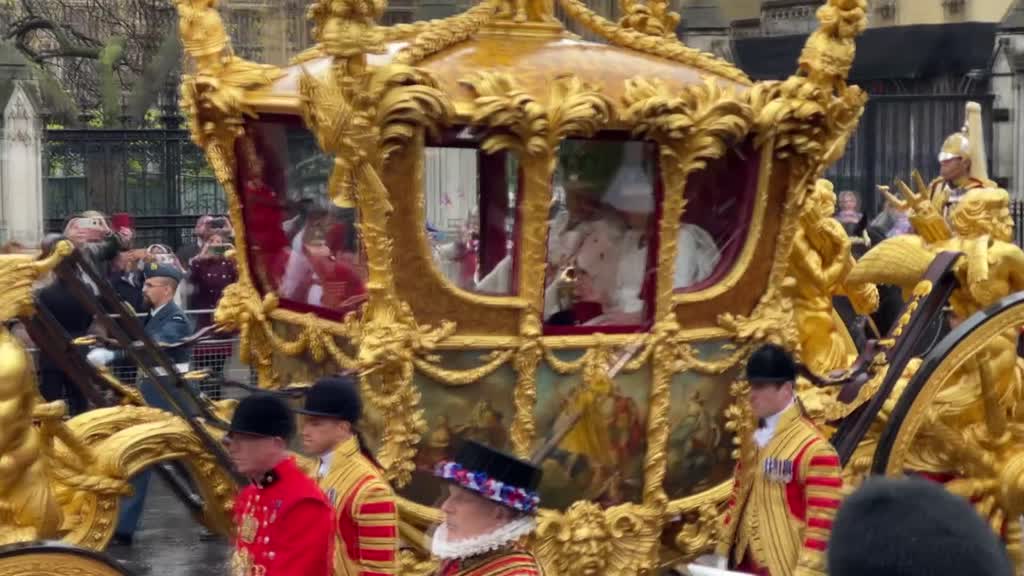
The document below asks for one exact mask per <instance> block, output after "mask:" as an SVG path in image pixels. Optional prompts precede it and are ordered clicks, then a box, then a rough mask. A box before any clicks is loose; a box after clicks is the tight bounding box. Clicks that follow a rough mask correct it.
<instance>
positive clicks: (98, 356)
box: [85, 348, 114, 368]
mask: <svg viewBox="0 0 1024 576" xmlns="http://www.w3.org/2000/svg"><path fill="white" fill-rule="evenodd" d="M85 358H86V359H87V360H88V361H89V363H90V364H92V365H93V366H95V367H97V368H102V367H104V366H106V365H107V364H110V363H111V362H112V361H113V360H114V353H113V352H111V351H110V350H107V349H106V348H93V349H92V350H89V353H88V354H87V355H86V356H85Z"/></svg>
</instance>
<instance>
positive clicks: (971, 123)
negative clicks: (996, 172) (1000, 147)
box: [939, 102, 988, 182]
mask: <svg viewBox="0 0 1024 576" xmlns="http://www.w3.org/2000/svg"><path fill="white" fill-rule="evenodd" d="M965 112H966V114H965V116H966V119H965V121H964V127H963V128H962V129H961V130H960V131H959V132H956V133H953V134H950V135H949V136H948V137H947V138H946V140H945V142H943V143H942V150H941V151H940V152H939V162H945V161H946V160H952V159H954V158H965V159H967V160H970V161H971V169H970V172H969V175H970V176H971V177H972V178H976V179H978V180H981V181H983V182H986V181H988V159H987V158H986V156H985V132H984V127H983V126H982V122H981V105H980V104H978V103H977V102H968V103H967V106H966V107H965Z"/></svg>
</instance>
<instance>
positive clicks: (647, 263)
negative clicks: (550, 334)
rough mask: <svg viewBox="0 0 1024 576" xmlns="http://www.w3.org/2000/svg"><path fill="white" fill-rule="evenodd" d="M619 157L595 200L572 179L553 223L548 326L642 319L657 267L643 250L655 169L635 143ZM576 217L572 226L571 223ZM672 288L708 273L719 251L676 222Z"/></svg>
mask: <svg viewBox="0 0 1024 576" xmlns="http://www.w3.org/2000/svg"><path fill="white" fill-rule="evenodd" d="M622 149H623V155H622V161H621V163H620V164H619V168H618V170H617V171H616V172H615V174H614V176H613V177H612V179H611V184H610V185H609V186H608V187H607V188H606V189H605V192H604V194H603V195H602V196H601V197H597V196H596V194H595V191H596V190H597V189H598V186H596V185H593V184H592V183H589V182H581V181H580V180H579V178H578V177H577V178H572V177H570V180H569V182H568V183H567V185H566V187H565V190H566V199H567V203H566V204H567V208H568V209H567V210H566V211H563V212H561V213H559V214H558V215H556V216H555V218H554V219H553V220H552V224H551V229H550V230H551V231H550V235H549V240H548V246H549V250H548V274H549V276H548V283H547V288H546V290H545V299H544V312H545V318H547V319H548V320H547V321H548V323H549V324H556V325H557V324H573V325H584V326H608V325H618V326H623V325H635V324H641V323H643V321H644V314H645V307H646V304H647V302H646V291H647V290H650V289H651V288H652V287H653V281H654V272H655V270H656V268H655V266H654V265H653V262H652V261H651V260H652V258H651V256H653V255H649V254H648V248H649V247H650V246H652V243H651V240H652V239H653V236H654V224H655V219H654V212H655V199H656V195H655V187H654V179H653V177H652V174H653V173H655V170H654V169H653V166H651V164H652V162H650V155H645V152H646V150H645V146H644V144H642V143H639V142H628V143H626V144H624V145H622ZM574 222H575V224H574ZM677 234H678V236H677V242H678V252H677V255H676V260H675V270H674V272H673V287H674V288H676V289H681V288H686V287H688V286H692V285H695V284H698V283H700V282H702V281H703V280H705V279H707V278H708V277H710V276H711V274H712V272H713V271H714V269H715V266H716V265H717V264H718V261H719V259H720V251H719V249H718V247H717V245H716V243H715V241H714V239H713V238H712V237H711V235H710V234H708V232H707V231H706V230H704V229H703V228H701V227H700V226H698V225H696V224H691V223H687V222H682V223H680V227H679V231H678V233H677Z"/></svg>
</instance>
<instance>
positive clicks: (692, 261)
mask: <svg viewBox="0 0 1024 576" xmlns="http://www.w3.org/2000/svg"><path fill="white" fill-rule="evenodd" d="M678 242H679V245H678V251H677V252H676V269H675V277H674V281H673V283H672V286H673V287H674V288H675V289H677V290H678V289H679V288H686V287H687V286H693V285H694V284H697V283H700V282H703V281H704V280H707V278H708V277H709V276H711V273H712V272H714V271H715V266H717V265H718V261H719V260H720V259H721V253H720V252H719V251H718V246H717V245H715V240H714V238H712V237H711V234H708V231H707V230H705V229H703V228H701V227H700V226H697V225H696V224H687V223H685V222H684V223H682V224H680V225H679V236H678Z"/></svg>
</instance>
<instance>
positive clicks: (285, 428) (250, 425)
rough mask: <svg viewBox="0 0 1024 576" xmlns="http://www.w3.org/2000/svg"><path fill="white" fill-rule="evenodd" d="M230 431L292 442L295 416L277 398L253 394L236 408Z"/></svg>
mask: <svg viewBox="0 0 1024 576" xmlns="http://www.w3.org/2000/svg"><path fill="white" fill-rule="evenodd" d="M228 431H229V432H235V433H238V434H252V435H254V436H269V437H274V436H276V437H280V438H284V439H285V440H290V439H291V437H292V435H293V434H295V416H293V415H292V411H291V410H289V409H288V405H287V404H285V403H284V401H283V400H281V399H280V398H278V397H277V396H273V395H271V394H266V393H261V394H253V395H251V396H247V397H245V398H243V399H242V400H241V401H240V402H239V403H238V406H237V407H235V414H234V415H233V416H232V417H231V427H230V428H228Z"/></svg>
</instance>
